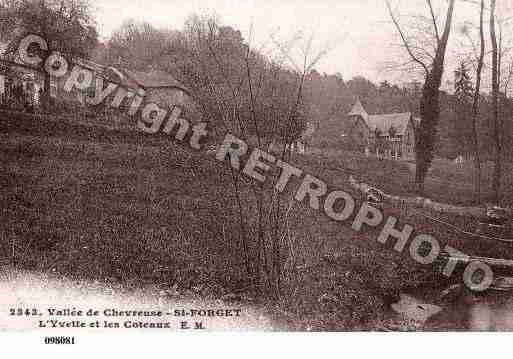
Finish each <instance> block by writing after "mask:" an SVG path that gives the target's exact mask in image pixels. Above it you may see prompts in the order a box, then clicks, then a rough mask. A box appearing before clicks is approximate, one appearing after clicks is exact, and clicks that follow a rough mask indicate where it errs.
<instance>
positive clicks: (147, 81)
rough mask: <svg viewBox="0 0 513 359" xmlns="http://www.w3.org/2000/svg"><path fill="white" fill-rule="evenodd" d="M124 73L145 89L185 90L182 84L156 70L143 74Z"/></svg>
mask: <svg viewBox="0 0 513 359" xmlns="http://www.w3.org/2000/svg"><path fill="white" fill-rule="evenodd" d="M124 72H125V73H126V74H127V75H128V76H129V77H131V78H132V79H133V80H135V81H136V82H137V83H138V84H139V85H140V86H141V87H144V88H145V89H151V88H166V87H170V88H176V87H178V88H183V85H182V84H181V83H180V82H178V81H177V80H175V78H174V77H173V76H171V75H170V74H168V73H167V72H164V71H157V70H155V71H151V72H141V71H130V70H125V71H124Z"/></svg>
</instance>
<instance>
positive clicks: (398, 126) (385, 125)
mask: <svg viewBox="0 0 513 359" xmlns="http://www.w3.org/2000/svg"><path fill="white" fill-rule="evenodd" d="M348 116H360V117H361V118H362V119H363V120H364V122H365V124H366V125H367V127H368V128H369V129H370V130H371V131H376V130H379V131H380V132H381V133H382V134H387V133H388V131H389V130H390V128H392V127H393V128H394V129H395V131H396V134H397V135H404V134H405V132H406V129H407V128H408V124H409V122H410V120H412V114H411V112H404V113H390V114H379V115H369V114H368V113H367V111H365V108H364V107H363V105H362V103H361V102H360V100H359V99H357V100H356V103H355V104H354V105H353V108H352V109H351V111H350V112H349V113H348ZM414 121H415V122H417V121H418V119H414ZM415 122H414V124H416V123H415Z"/></svg>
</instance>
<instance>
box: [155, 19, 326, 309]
mask: <svg viewBox="0 0 513 359" xmlns="http://www.w3.org/2000/svg"><path fill="white" fill-rule="evenodd" d="M297 41H298V39H294V40H293V41H291V42H289V43H286V44H283V43H281V42H280V41H277V40H276V39H275V38H272V39H271V43H273V45H275V47H277V51H274V52H275V53H277V54H279V56H277V57H275V58H272V59H271V58H269V57H266V56H263V55H262V51H261V50H260V49H256V48H255V47H254V46H253V44H252V35H251V33H250V36H249V38H248V39H244V38H243V37H242V35H241V33H240V32H239V31H237V30H235V29H233V28H231V27H227V26H221V25H220V24H219V21H218V20H217V19H216V18H215V17H207V18H200V17H192V18H190V19H189V21H188V22H187V25H186V29H185V31H184V32H183V33H182V36H180V37H178V38H177V39H175V40H174V41H173V42H172V44H171V47H170V48H169V49H168V52H167V53H166V55H164V58H163V59H161V61H159V62H160V63H161V64H163V68H162V69H163V70H165V71H168V72H169V73H171V74H172V75H173V76H174V77H175V78H176V79H177V80H179V81H180V82H181V83H183V84H184V85H185V86H186V87H187V88H188V89H189V91H190V92H191V96H192V97H193V99H194V101H195V103H196V104H197V105H198V106H199V107H200V108H201V112H202V114H203V116H204V121H207V122H210V123H211V125H212V127H213V128H215V129H216V136H224V135H225V134H226V133H227V132H229V133H231V134H233V135H235V136H236V137H238V138H240V139H241V140H243V141H244V142H245V143H246V144H248V145H249V146H251V147H258V148H259V149H261V150H264V151H266V150H267V151H268V152H272V155H273V156H274V157H275V158H276V159H279V160H281V161H283V162H288V160H289V159H290V156H291V146H290V145H291V143H293V142H294V141H296V140H297V139H298V138H299V136H300V135H301V133H302V131H303V130H304V128H305V123H306V113H307V110H308V104H307V103H306V102H305V99H304V96H303V89H304V83H305V80H306V76H307V74H308V73H309V72H310V71H311V69H312V67H313V66H314V64H315V63H316V62H317V61H318V60H319V59H320V57H321V56H322V55H323V52H321V53H320V54H319V55H318V56H315V57H314V58H313V59H310V58H309V56H308V55H309V54H310V45H311V43H310V42H311V39H307V41H306V42H307V44H306V46H305V47H304V48H303V50H304V58H303V59H302V62H303V63H302V64H301V65H297V64H296V62H295V61H294V59H293V57H292V56H291V51H290V50H291V48H292V47H297ZM287 65H288V66H287ZM230 170H231V173H230V179H231V185H232V186H233V189H234V191H233V193H234V198H233V200H234V202H235V208H236V209H235V212H234V213H233V216H234V217H235V218H236V219H237V222H238V229H239V230H238V234H237V235H238V239H239V243H240V250H241V254H242V256H241V257H242V261H243V263H244V268H245V271H246V277H247V278H249V279H251V281H252V284H253V285H254V288H255V289H256V290H257V291H258V292H259V294H262V295H268V296H269V297H271V298H273V299H279V298H283V297H287V296H288V294H284V292H283V290H284V287H285V285H283V280H284V279H285V277H287V276H286V275H285V264H286V263H288V262H289V259H290V256H291V252H292V251H293V246H291V238H290V230H289V226H288V220H289V217H290V215H291V206H292V205H291V204H292V203H293V200H292V197H287V194H284V193H281V192H278V191H276V190H275V189H273V188H270V187H269V186H268V185H265V183H257V182H250V183H248V182H247V181H246V180H244V175H243V173H242V169H241V170H240V171H237V170H233V169H232V167H230ZM277 175H278V174H277ZM229 210H231V209H229ZM292 267H293V268H295V266H292Z"/></svg>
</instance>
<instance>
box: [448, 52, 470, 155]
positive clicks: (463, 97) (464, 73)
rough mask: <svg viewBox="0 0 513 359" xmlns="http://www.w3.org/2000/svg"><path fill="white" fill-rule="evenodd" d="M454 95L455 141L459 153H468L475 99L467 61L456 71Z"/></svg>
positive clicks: (462, 62) (461, 63)
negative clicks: (473, 101) (472, 108)
mask: <svg viewBox="0 0 513 359" xmlns="http://www.w3.org/2000/svg"><path fill="white" fill-rule="evenodd" d="M454 80H455V81H454V96H455V100H456V106H455V109H456V118H455V123H454V130H455V133H454V134H453V141H454V142H455V143H456V144H457V152H458V153H462V152H463V153H468V152H469V150H470V139H471V138H472V137H471V133H470V129H471V126H470V120H471V107H472V100H473V92H474V89H473V86H472V81H471V78H470V74H469V69H468V67H467V65H466V63H465V61H461V62H460V64H459V66H458V68H457V70H456V71H454Z"/></svg>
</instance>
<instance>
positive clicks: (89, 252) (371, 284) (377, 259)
mask: <svg viewBox="0 0 513 359" xmlns="http://www.w3.org/2000/svg"><path fill="white" fill-rule="evenodd" d="M56 126H57V127H56V128H54V132H50V131H49V130H48V127H47V126H42V125H38V126H35V127H34V125H33V124H30V123H24V124H22V125H19V124H16V123H13V122H10V123H7V125H3V127H2V132H3V133H2V134H1V135H0V137H1V145H0V160H1V163H2V165H3V169H2V171H1V174H0V182H1V183H2V190H1V199H2V203H5V205H4V206H3V208H2V221H1V225H0V234H1V242H0V261H3V262H4V264H9V265H14V266H16V267H18V268H23V269H30V270H35V271H40V272H54V273H61V274H63V275H68V276H69V275H73V276H75V277H81V278H86V279H94V280H101V281H109V282H116V283H118V282H121V283H124V284H125V285H127V286H129V287H130V286H133V287H140V286H144V285H147V284H151V285H156V286H158V287H161V288H171V287H173V286H178V287H179V288H180V289H181V290H193V291H195V292H197V293H198V294H199V295H203V296H212V297H221V296H223V295H226V294H230V293H242V292H244V291H246V290H247V288H248V286H249V281H248V278H246V277H245V275H244V272H243V270H242V267H243V266H242V259H241V256H240V255H239V254H240V250H241V249H240V245H239V243H238V228H237V225H236V223H235V221H234V220H233V218H235V217H236V213H235V210H234V209H235V202H234V198H233V196H232V191H231V188H230V184H229V183H230V182H229V179H228V175H229V174H228V173H227V170H226V168H225V167H224V166H223V165H221V164H218V163H215V161H211V160H210V158H208V156H207V157H205V155H204V154H201V153H191V152H187V151H185V150H183V149H181V148H180V147H178V146H177V145H174V144H172V143H169V141H167V140H159V139H150V140H148V139H140V138H132V137H131V135H130V134H127V135H126V136H124V135H120V134H119V133H117V132H114V133H112V134H109V133H108V131H103V130H101V129H98V128H91V129H90V131H86V130H84V129H83V128H78V131H73V130H76V129H77V128H74V127H72V128H65V127H62V126H61V125H56ZM68 130H70V131H68ZM340 161H345V163H343V166H345V167H348V163H350V164H352V165H353V166H359V167H358V169H359V171H363V170H365V171H366V172H365V173H366V174H367V175H368V176H369V177H372V179H373V180H374V181H378V180H379V179H382V180H383V183H386V185H387V186H395V187H394V189H400V188H402V187H404V186H403V185H402V184H401V178H403V177H401V176H405V175H406V173H407V171H408V169H407V168H403V167H399V166H397V165H396V164H394V163H389V162H384V163H381V162H379V163H373V162H363V161H359V160H357V159H356V160H355V159H351V158H349V157H348V158H344V159H335V160H333V159H329V158H321V157H318V156H317V157H316V156H310V157H308V156H307V157H301V158H296V159H294V162H295V164H296V165H298V166H300V167H302V168H304V169H306V170H308V171H309V172H310V173H312V174H314V175H316V176H318V177H319V178H322V179H325V180H327V181H328V182H330V183H331V184H333V185H335V186H337V187H340V188H343V189H345V190H348V191H349V190H350V189H349V188H348V186H347V176H348V172H347V171H346V172H341V171H340V167H342V166H341V165H340ZM363 166H366V168H365V167H363ZM396 174H400V176H396ZM387 178H389V179H390V180H389V181H385V179H387ZM243 194H244V198H243V200H244V201H245V203H246V205H247V206H248V207H250V206H251V203H252V198H251V196H250V194H249V191H244V192H243ZM292 212H293V213H292V215H291V217H290V228H291V234H290V240H291V245H292V248H293V253H292V254H291V258H289V259H288V260H289V263H288V264H289V265H288V268H289V270H290V271H293V272H295V273H296V274H297V275H296V276H295V277H294V278H295V279H294V280H293V281H290V282H288V283H287V285H288V287H287V288H286V292H287V295H284V296H283V297H282V298H281V299H280V300H279V301H278V303H276V302H273V303H272V305H271V304H270V303H263V304H264V305H266V304H269V305H270V308H269V311H270V312H271V313H273V315H274V316H275V317H276V318H275V320H276V321H278V322H281V323H283V325H284V327H286V328H289V329H296V330H305V329H313V330H315V329H318V330H340V329H373V328H376V327H377V326H378V324H377V323H379V322H380V321H381V320H383V319H384V317H385V316H386V315H387V306H388V304H389V303H390V302H391V301H393V300H395V298H396V297H397V295H398V293H399V292H400V291H401V290H403V289H404V288H407V287H415V286H421V285H426V284H429V285H433V284H435V285H440V286H441V285H444V284H445V283H447V280H445V279H444V278H442V277H441V276H440V274H439V272H438V271H437V270H435V269H437V268H438V267H439V266H440V265H441V264H437V265H435V266H431V265H430V266H418V265H416V264H415V263H414V262H413V261H412V260H410V259H409V258H408V255H407V254H399V253H396V252H395V251H393V250H391V249H390V246H382V245H380V244H378V243H377V242H376V240H375V238H376V237H377V234H378V232H379V230H371V231H367V232H365V233H355V232H353V231H352V230H351V229H350V227H349V225H347V224H340V223H335V222H333V221H330V220H328V219H327V218H326V217H324V216H323V215H321V214H320V213H318V212H316V211H313V210H310V209H307V208H305V207H303V206H301V205H296V206H294V208H293V211H292ZM405 221H409V223H417V224H424V228H425V229H429V230H430V231H433V232H434V233H433V234H435V235H437V237H439V238H443V240H444V241H457V240H458V238H457V236H455V235H454V234H453V233H450V232H447V231H445V232H444V231H443V229H437V228H435V227H433V226H431V225H429V224H426V223H425V222H423V220H422V219H420V218H414V216H412V215H410V216H408V217H407V218H405ZM437 266H438V267H437Z"/></svg>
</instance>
